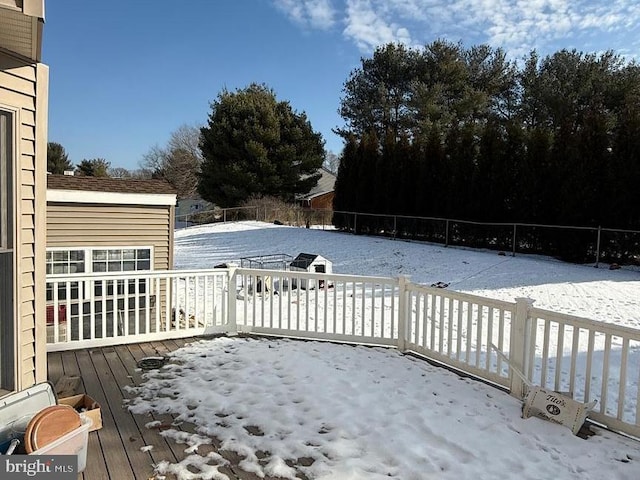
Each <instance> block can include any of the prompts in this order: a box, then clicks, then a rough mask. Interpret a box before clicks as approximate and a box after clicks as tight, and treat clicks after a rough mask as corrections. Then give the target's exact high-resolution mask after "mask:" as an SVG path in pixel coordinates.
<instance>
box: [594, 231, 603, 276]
mask: <svg viewBox="0 0 640 480" xmlns="http://www.w3.org/2000/svg"><path fill="white" fill-rule="evenodd" d="M601 234H602V226H601V225H598V242H597V244H596V264H595V265H594V266H595V267H596V268H598V265H599V264H600V235H601Z"/></svg>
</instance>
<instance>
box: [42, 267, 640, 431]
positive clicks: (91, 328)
mask: <svg viewBox="0 0 640 480" xmlns="http://www.w3.org/2000/svg"><path fill="white" fill-rule="evenodd" d="M47 298H48V302H47V340H48V350H49V351H60V350H69V349H76V348H87V347H97V346H107V345H115V344H124V343H134V342H145V341H154V340H163V339H168V338H179V337H182V338H184V337H191V336H200V335H211V334H221V333H226V334H230V335H235V334H237V333H252V334H257V335H273V336H285V337H292V338H304V339H312V340H330V341H336V342H346V343H355V344H363V345H377V346H386V347H396V348H398V349H399V350H401V351H407V352H413V353H416V354H419V355H422V356H424V357H426V358H429V359H431V360H434V361H437V362H440V363H442V364H445V365H447V366H450V367H453V368H455V369H458V370H461V371H463V372H466V373H468V374H471V375H474V376H477V377H479V378H481V379H484V380H486V381H489V382H492V383H494V384H496V385H499V386H501V387H503V388H505V389H507V390H509V391H510V392H511V394H512V395H514V396H516V397H518V398H522V397H523V395H524V393H525V391H526V383H525V382H524V381H523V380H522V379H521V378H520V376H519V375H518V374H514V373H515V372H516V371H517V372H522V373H523V374H524V376H525V377H526V378H527V379H528V381H529V382H531V383H533V384H535V385H540V386H541V387H543V388H550V389H553V390H555V391H558V392H562V393H564V394H566V395H569V396H571V397H573V398H574V399H576V400H577V401H580V402H584V403H587V402H589V401H591V400H597V401H598V404H597V406H596V409H595V411H593V412H592V413H591V414H590V418H592V419H593V420H594V421H597V422H600V423H602V424H604V425H607V426H609V427H610V428H613V429H615V430H618V431H622V432H625V433H627V434H630V435H634V436H636V437H639V438H640V392H639V391H638V384H639V383H640V331H639V330H635V329H632V328H626V327H620V326H616V325H613V324H609V323H603V322H596V321H594V320H589V319H584V318H579V317H574V316H570V315H564V314H559V313H556V312H550V311H546V310H542V309H538V308H535V307H534V306H533V305H532V302H531V301H529V300H528V299H516V301H515V302H505V301H499V300H493V299H489V298H484V297H479V296H474V295H468V294H464V293H460V292H455V291H451V290H448V289H441V288H434V287H426V286H422V285H416V284H413V283H411V282H409V281H408V280H407V279H406V278H404V277H400V278H385V277H364V276H353V275H335V274H324V273H308V272H303V271H299V272H298V271H280V270H262V269H246V268H221V269H213V270H193V271H161V272H144V273H142V272H130V273H113V274H88V275H84V274H81V275H50V276H48V277H47ZM502 354H504V357H503V355H502ZM503 358H506V359H508V360H503Z"/></svg>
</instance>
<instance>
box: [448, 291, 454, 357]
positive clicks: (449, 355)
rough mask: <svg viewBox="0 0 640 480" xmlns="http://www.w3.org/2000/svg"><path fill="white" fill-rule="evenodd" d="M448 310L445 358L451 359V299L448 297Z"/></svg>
mask: <svg viewBox="0 0 640 480" xmlns="http://www.w3.org/2000/svg"><path fill="white" fill-rule="evenodd" d="M448 303H449V308H448V311H447V357H451V350H452V346H451V344H452V343H453V297H449V302H448Z"/></svg>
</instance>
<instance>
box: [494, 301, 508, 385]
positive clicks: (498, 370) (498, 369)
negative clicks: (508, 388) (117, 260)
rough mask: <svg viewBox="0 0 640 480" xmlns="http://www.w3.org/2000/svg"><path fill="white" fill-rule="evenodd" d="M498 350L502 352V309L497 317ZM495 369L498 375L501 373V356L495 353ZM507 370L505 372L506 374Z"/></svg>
mask: <svg viewBox="0 0 640 480" xmlns="http://www.w3.org/2000/svg"><path fill="white" fill-rule="evenodd" d="M498 350H500V351H501V352H504V309H502V308H501V309H500V316H499V318H498ZM496 358H497V360H496V371H497V373H498V375H502V356H501V355H496ZM508 373H509V372H507V374H508Z"/></svg>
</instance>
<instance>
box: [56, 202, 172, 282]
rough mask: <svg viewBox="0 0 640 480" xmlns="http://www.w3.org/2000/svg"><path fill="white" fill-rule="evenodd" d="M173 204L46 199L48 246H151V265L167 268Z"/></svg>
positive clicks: (170, 250)
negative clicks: (80, 201)
mask: <svg viewBox="0 0 640 480" xmlns="http://www.w3.org/2000/svg"><path fill="white" fill-rule="evenodd" d="M173 208H174V207H171V206H143V205H140V206H133V205H111V204H78V203H58V202H48V204H47V248H73V247H126V246H130V247H137V246H152V247H153V251H154V258H153V268H154V269H155V270H168V269H171V268H172V267H173V238H172V235H171V232H172V231H173V229H172V228H171V227H172V225H173V224H172V223H171V222H172V221H173Z"/></svg>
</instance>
